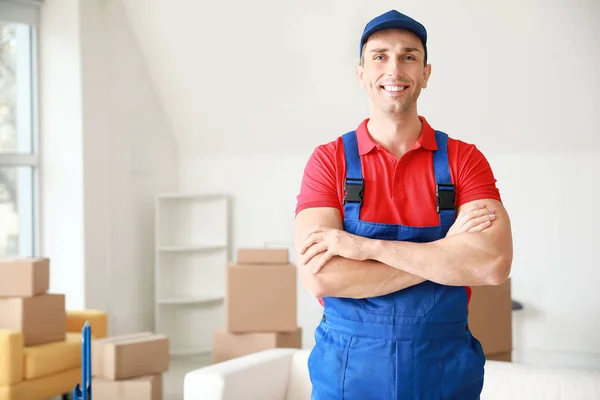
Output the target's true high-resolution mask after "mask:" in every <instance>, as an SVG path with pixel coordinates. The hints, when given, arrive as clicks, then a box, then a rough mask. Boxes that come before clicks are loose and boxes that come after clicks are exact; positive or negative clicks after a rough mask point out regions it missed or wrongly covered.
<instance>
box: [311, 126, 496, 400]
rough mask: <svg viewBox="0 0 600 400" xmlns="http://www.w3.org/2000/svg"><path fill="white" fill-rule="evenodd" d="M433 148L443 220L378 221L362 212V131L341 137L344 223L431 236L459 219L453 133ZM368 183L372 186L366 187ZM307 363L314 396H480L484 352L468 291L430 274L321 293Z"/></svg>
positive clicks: (420, 238) (473, 399) (370, 230)
mask: <svg viewBox="0 0 600 400" xmlns="http://www.w3.org/2000/svg"><path fill="white" fill-rule="evenodd" d="M435 138H436V141H437V145H438V149H437V150H436V151H435V152H434V153H433V163H434V170H435V181H436V193H437V196H438V203H437V204H438V206H437V210H438V213H439V216H440V224H439V225H438V226H432V227H411V226H404V225H390V224H379V223H373V222H367V221H361V219H360V206H361V204H362V190H363V187H364V186H363V185H364V181H363V177H362V164H361V159H360V155H359V152H358V143H357V139H356V132H355V131H352V132H349V133H346V134H344V135H343V136H342V139H343V143H344V152H345V157H346V183H345V189H346V198H345V201H344V214H345V215H344V229H345V230H346V231H348V232H350V233H353V234H356V235H360V236H364V237H369V238H376V239H384V240H404V241H411V242H421V243H423V242H430V241H434V240H438V239H441V238H443V237H445V236H446V234H447V232H448V230H449V229H450V227H451V226H452V224H453V223H454V216H455V209H454V186H453V185H452V181H451V178H450V169H449V166H448V152H447V143H448V136H447V135H446V134H445V133H443V132H439V131H436V133H435ZM366 190H369V188H368V186H367V187H366ZM323 302H324V307H325V308H324V312H323V317H322V320H321V322H320V324H319V326H318V327H317V329H316V331H315V340H316V344H315V347H314V348H313V350H312V352H311V354H310V356H309V359H308V367H309V374H310V379H311V382H312V385H313V391H312V400H371V399H372V400H388V399H389V400H392V399H405V400H413V399H415V400H416V399H423V400H438V399H439V400H441V399H444V400H477V399H479V394H480V392H481V390H482V387H483V377H484V364H485V356H484V354H483V350H482V347H481V344H480V343H479V341H478V340H477V339H476V338H475V337H473V336H472V335H471V332H470V330H469V327H468V323H467V312H468V311H467V306H468V304H467V303H468V299H467V291H466V289H465V287H464V286H445V285H439V284H436V283H433V282H430V281H425V282H423V283H421V284H419V285H415V286H412V287H410V288H407V289H404V290H400V291H397V292H395V293H391V294H388V295H385V296H379V297H373V298H365V299H347V298H337V297H326V298H324V299H323Z"/></svg>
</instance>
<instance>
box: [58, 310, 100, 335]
mask: <svg viewBox="0 0 600 400" xmlns="http://www.w3.org/2000/svg"><path fill="white" fill-rule="evenodd" d="M86 321H90V324H91V326H92V337H93V338H95V339H100V338H105V337H106V336H108V314H107V313H106V312H104V311H100V310H67V332H70V333H81V331H82V329H83V325H84V324H85V322H86Z"/></svg>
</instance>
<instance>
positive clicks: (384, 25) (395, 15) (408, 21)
mask: <svg viewBox="0 0 600 400" xmlns="http://www.w3.org/2000/svg"><path fill="white" fill-rule="evenodd" d="M391 28H395V29H405V30H407V31H410V32H412V33H414V34H415V35H417V37H418V38H419V39H421V43H423V48H424V49H425V57H427V30H426V29H425V27H424V26H423V25H422V24H421V23H420V22H418V21H415V20H414V19H412V18H411V17H409V16H408V15H404V14H402V13H401V12H398V11H396V10H390V11H388V12H386V13H384V14H381V15H379V16H377V17H375V18H373V19H372V20H371V21H369V23H368V24H367V25H366V26H365V30H364V31H363V34H362V36H361V38H360V57H362V51H363V46H364V45H365V43H366V42H367V40H368V39H369V37H370V36H371V35H372V34H374V33H375V32H378V31H381V30H383V29H391Z"/></svg>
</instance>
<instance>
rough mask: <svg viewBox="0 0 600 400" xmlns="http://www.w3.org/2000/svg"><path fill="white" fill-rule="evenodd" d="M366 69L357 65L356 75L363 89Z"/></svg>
mask: <svg viewBox="0 0 600 400" xmlns="http://www.w3.org/2000/svg"><path fill="white" fill-rule="evenodd" d="M364 71H365V69H364V68H363V66H362V65H360V64H357V65H356V69H355V73H356V78H357V79H358V84H359V85H360V86H361V87H363V86H364V85H363V74H364Z"/></svg>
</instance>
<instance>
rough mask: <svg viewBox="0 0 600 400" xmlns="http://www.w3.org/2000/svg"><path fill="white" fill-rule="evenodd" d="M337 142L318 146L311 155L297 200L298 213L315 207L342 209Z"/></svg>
mask: <svg viewBox="0 0 600 400" xmlns="http://www.w3.org/2000/svg"><path fill="white" fill-rule="evenodd" d="M336 172H337V168H336V145H335V142H332V143H328V144H325V145H321V146H319V147H317V148H316V149H315V150H314V151H313V153H312V154H311V156H310V157H309V159H308V161H307V163H306V167H305V168H304V175H303V176H302V183H301V186H300V193H299V194H298V196H297V198H296V200H297V203H296V215H297V214H298V213H299V212H300V211H302V210H304V209H306V208H315V207H334V208H338V209H340V210H341V206H340V199H339V196H338V185H337V173H336Z"/></svg>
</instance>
